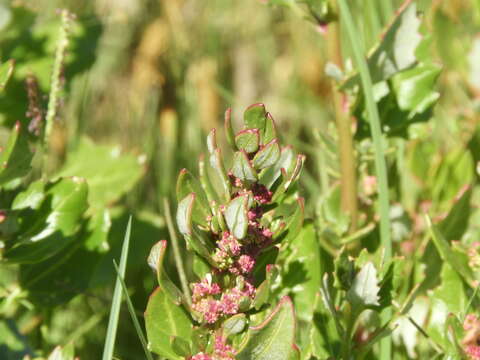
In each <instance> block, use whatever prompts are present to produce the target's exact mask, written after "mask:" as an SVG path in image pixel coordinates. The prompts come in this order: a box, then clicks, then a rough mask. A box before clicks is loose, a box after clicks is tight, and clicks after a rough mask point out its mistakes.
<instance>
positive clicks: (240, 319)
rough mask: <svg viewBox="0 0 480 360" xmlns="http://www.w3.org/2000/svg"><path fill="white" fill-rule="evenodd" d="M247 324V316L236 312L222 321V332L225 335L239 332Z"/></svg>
mask: <svg viewBox="0 0 480 360" xmlns="http://www.w3.org/2000/svg"><path fill="white" fill-rule="evenodd" d="M246 325H247V317H246V316H245V314H236V315H233V316H231V317H229V318H228V319H226V320H225V321H224V322H223V325H222V328H223V333H224V335H225V336H226V337H228V336H230V335H236V334H240V333H241V332H242V331H243V329H245V326H246Z"/></svg>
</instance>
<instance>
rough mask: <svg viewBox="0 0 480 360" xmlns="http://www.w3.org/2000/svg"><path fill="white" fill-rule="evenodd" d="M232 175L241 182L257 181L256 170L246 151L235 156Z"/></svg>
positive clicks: (238, 152)
mask: <svg viewBox="0 0 480 360" xmlns="http://www.w3.org/2000/svg"><path fill="white" fill-rule="evenodd" d="M231 171H232V174H233V175H234V176H235V177H237V178H239V179H240V180H244V181H245V180H246V181H252V182H254V181H257V179H258V175H257V172H256V171H255V169H254V168H253V166H252V164H251V163H250V160H248V156H247V154H246V153H245V151H243V150H240V151H237V152H236V153H235V154H234V155H233V165H232V169H231Z"/></svg>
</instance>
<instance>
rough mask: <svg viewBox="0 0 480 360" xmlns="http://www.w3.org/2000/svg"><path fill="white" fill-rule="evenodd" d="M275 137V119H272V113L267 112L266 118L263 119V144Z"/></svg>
mask: <svg viewBox="0 0 480 360" xmlns="http://www.w3.org/2000/svg"><path fill="white" fill-rule="evenodd" d="M276 137H277V128H276V126H275V120H273V117H272V114H270V113H268V112H267V118H266V120H265V134H264V136H263V138H262V143H263V144H268V143H269V142H270V141H272V140H273V139H275V138H276Z"/></svg>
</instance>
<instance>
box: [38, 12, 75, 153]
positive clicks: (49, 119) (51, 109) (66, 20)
mask: <svg viewBox="0 0 480 360" xmlns="http://www.w3.org/2000/svg"><path fill="white" fill-rule="evenodd" d="M61 19H62V25H61V27H60V33H59V37H58V42H57V50H56V52H55V60H54V63H53V70H52V78H51V80H50V94H49V96H48V107H47V115H46V117H45V133H44V139H43V140H44V143H45V146H46V147H47V148H48V143H49V139H50V135H51V133H52V129H53V122H54V121H55V116H56V115H57V109H58V95H59V93H60V88H61V81H60V77H61V73H62V66H63V62H64V60H65V50H66V49H67V46H68V34H69V30H70V22H71V15H70V13H69V12H68V10H62V11H61Z"/></svg>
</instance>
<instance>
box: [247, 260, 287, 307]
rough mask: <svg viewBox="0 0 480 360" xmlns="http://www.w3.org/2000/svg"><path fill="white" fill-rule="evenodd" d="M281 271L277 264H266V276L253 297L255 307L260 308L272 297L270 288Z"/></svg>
mask: <svg viewBox="0 0 480 360" xmlns="http://www.w3.org/2000/svg"><path fill="white" fill-rule="evenodd" d="M279 272H280V270H279V267H278V266H276V265H271V264H269V265H267V266H266V278H265V280H264V281H263V282H262V283H261V284H260V285H259V286H258V288H257V292H256V294H255V299H253V304H252V305H253V307H254V308H255V309H257V310H260V308H261V307H262V306H263V305H265V304H267V303H268V301H269V298H270V288H271V286H272V285H273V283H274V282H275V279H276V278H277V276H278V273H279Z"/></svg>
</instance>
